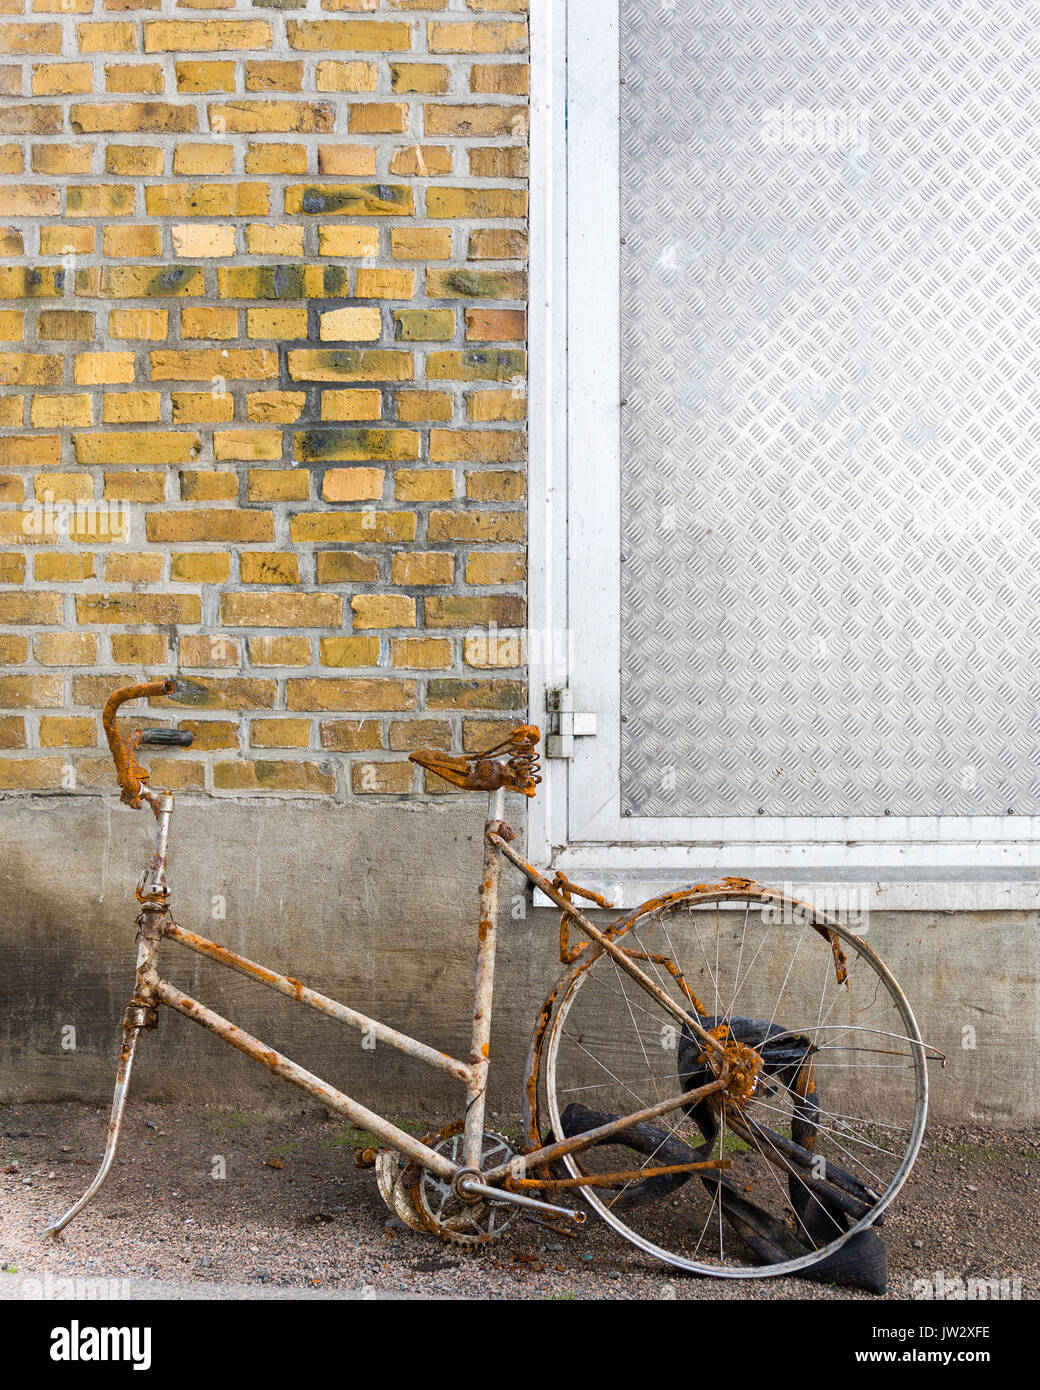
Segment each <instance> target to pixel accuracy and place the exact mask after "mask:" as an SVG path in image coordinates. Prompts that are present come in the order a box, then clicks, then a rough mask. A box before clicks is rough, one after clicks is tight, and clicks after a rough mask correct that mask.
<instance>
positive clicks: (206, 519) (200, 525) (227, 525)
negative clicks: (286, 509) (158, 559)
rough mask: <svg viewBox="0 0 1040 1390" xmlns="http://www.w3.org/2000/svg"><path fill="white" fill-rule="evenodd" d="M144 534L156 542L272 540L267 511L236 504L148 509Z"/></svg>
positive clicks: (271, 523) (269, 514) (272, 525)
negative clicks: (245, 509) (177, 508)
mask: <svg viewBox="0 0 1040 1390" xmlns="http://www.w3.org/2000/svg"><path fill="white" fill-rule="evenodd" d="M145 535H146V536H147V538H148V540H149V541H150V542H152V543H153V544H156V545H161V544H163V543H164V542H168V541H172V542H175V543H176V542H178V541H197V542H198V541H229V542H234V541H242V542H248V541H258V542H259V541H272V540H274V517H273V515H272V514H271V513H270V512H260V511H244V510H239V509H237V508H227V509H221V510H206V509H194V510H192V511H181V512H149V513H148V515H147V516H146V517H145Z"/></svg>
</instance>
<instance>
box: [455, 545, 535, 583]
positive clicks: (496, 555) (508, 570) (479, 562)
mask: <svg viewBox="0 0 1040 1390" xmlns="http://www.w3.org/2000/svg"><path fill="white" fill-rule="evenodd" d="M526 577H527V567H526V565H525V562H524V557H523V555H522V554H521V553H520V551H517V550H487V551H481V550H474V551H471V552H470V555H469V558H468V559H467V560H466V583H467V584H519V583H521V582H522V581H523V580H524V579H525V578H526Z"/></svg>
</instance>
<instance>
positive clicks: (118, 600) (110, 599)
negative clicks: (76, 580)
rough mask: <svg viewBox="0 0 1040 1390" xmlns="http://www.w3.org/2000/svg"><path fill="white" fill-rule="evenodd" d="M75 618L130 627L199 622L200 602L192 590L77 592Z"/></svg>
mask: <svg viewBox="0 0 1040 1390" xmlns="http://www.w3.org/2000/svg"><path fill="white" fill-rule="evenodd" d="M76 621H77V622H80V623H124V624H126V625H127V626H130V627H141V626H161V625H167V624H170V623H199V622H201V621H202V605H201V603H200V601H199V599H198V598H196V597H195V596H194V595H193V594H89V595H88V594H78V595H77V596H76Z"/></svg>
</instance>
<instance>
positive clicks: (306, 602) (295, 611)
mask: <svg viewBox="0 0 1040 1390" xmlns="http://www.w3.org/2000/svg"><path fill="white" fill-rule="evenodd" d="M220 621H221V622H222V623H223V624H224V626H225V627H339V626H340V624H341V623H342V621H343V601H342V599H341V598H340V597H339V596H338V595H337V594H280V593H277V592H276V593H269V594H267V593H255V594H254V593H247V594H222V595H221V598H220Z"/></svg>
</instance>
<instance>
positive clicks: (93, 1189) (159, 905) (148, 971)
mask: <svg viewBox="0 0 1040 1390" xmlns="http://www.w3.org/2000/svg"><path fill="white" fill-rule="evenodd" d="M148 799H149V800H150V801H151V802H152V809H153V811H154V812H155V818H156V821H157V825H156V834H155V853H154V854H153V855H152V859H151V862H150V864H149V865H148V868H147V869H145V871H144V873H143V874H142V876H141V881H140V883H139V884H138V888H137V898H138V901H139V902H140V904H141V911H140V914H139V915H138V918H137V975H136V980H135V984H134V993H133V998H132V999H131V1001H130V1005H129V1007H128V1008H127V1010H126V1012H125V1013H124V1015H123V1045H122V1047H121V1048H120V1051H119V1066H118V1067H117V1068H116V1084H115V1090H114V1092H113V1095H112V1112H111V1115H110V1117H109V1121H108V1139H107V1141H106V1143H105V1152H104V1156H103V1157H102V1159H101V1166H100V1168H99V1169H98V1171H97V1174H96V1176H95V1178H94V1181H93V1182H92V1183H91V1184H90V1186H89V1187H88V1188H87V1190H86V1192H84V1194H83V1196H82V1197H81V1198H80V1199H79V1201H78V1202H76V1203H74V1204H73V1205H72V1206H71V1207H69V1209H68V1211H67V1212H66V1213H65V1214H64V1216H61V1217H59V1219H58V1220H57V1221H55V1222H54V1224H53V1225H51V1226H48V1227H47V1228H46V1229H45V1230H43V1231H41V1232H40V1235H41V1236H43V1237H47V1236H49V1237H50V1238H51V1239H52V1240H58V1239H59V1237H60V1236H61V1233H62V1231H63V1230H64V1229H65V1227H66V1226H67V1225H68V1224H69V1222H70V1221H73V1220H74V1219H75V1218H76V1217H77V1216H78V1215H79V1214H80V1212H81V1211H82V1210H83V1208H84V1207H85V1206H86V1205H87V1203H88V1202H89V1201H91V1199H92V1198H93V1197H95V1196H96V1195H97V1193H98V1191H99V1190H100V1188H101V1187H102V1185H103V1184H104V1182H105V1179H106V1178H107V1177H108V1175H109V1173H110V1172H111V1169H112V1164H113V1163H114V1162H115V1157H116V1150H117V1149H118V1148H119V1138H120V1134H121V1132H122V1128H123V1115H124V1112H125V1110H126V1099H127V1094H128V1092H129V1090H130V1077H131V1075H132V1073H133V1069H134V1056H135V1053H136V1051H137V1041H138V1038H139V1037H140V1035H141V1031H142V1029H146V1028H147V1029H151V1028H155V1027H156V1025H157V1024H158V1015H157V1012H156V1006H155V987H156V985H157V984H158V982H159V972H158V965H157V961H158V955H159V942H160V941H161V940H162V937H163V931H164V926H163V923H164V919H165V918H166V916H167V914H168V912H169V894H168V892H167V888H166V846H167V841H168V838H169V830H170V817H171V815H172V813H173V797H172V796H171V795H170V794H169V793H168V792H166V793H162V794H158V795H156V794H155V793H150V794H148Z"/></svg>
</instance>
